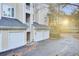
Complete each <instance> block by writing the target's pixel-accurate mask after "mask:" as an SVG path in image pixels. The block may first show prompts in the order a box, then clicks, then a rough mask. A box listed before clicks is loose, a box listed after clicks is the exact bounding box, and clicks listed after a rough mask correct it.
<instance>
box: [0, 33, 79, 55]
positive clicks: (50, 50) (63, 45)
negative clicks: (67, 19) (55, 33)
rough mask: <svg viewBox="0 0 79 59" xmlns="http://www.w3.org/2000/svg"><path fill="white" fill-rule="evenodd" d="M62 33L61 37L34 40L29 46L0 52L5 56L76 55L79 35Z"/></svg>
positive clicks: (77, 53)
mask: <svg viewBox="0 0 79 59" xmlns="http://www.w3.org/2000/svg"><path fill="white" fill-rule="evenodd" d="M75 36H76V37H77V38H74V35H71V34H63V36H62V38H61V39H57V40H50V39H49V40H44V41H40V42H36V43H35V44H34V45H35V46H34V45H32V46H31V47H29V46H24V47H21V48H18V49H16V50H12V51H8V52H5V53H1V54H0V55H6V56H78V55H79V37H78V36H79V35H77V34H75Z"/></svg>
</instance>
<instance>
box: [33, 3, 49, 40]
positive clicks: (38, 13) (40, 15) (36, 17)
mask: <svg viewBox="0 0 79 59" xmlns="http://www.w3.org/2000/svg"><path fill="white" fill-rule="evenodd" d="M33 11H34V14H33V21H34V22H37V23H39V24H42V25H47V26H48V16H47V14H48V11H49V10H48V4H44V3H42V4H41V3H35V4H33ZM32 32H33V41H41V40H45V39H48V38H49V30H35V29H34V28H33V31H32Z"/></svg>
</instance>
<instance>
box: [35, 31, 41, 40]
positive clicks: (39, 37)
mask: <svg viewBox="0 0 79 59" xmlns="http://www.w3.org/2000/svg"><path fill="white" fill-rule="evenodd" d="M40 40H42V32H36V34H35V41H40Z"/></svg>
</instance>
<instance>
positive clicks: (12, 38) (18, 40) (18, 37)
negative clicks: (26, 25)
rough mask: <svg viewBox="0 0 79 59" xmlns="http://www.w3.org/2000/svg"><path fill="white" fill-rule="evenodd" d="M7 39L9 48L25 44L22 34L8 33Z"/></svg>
mask: <svg viewBox="0 0 79 59" xmlns="http://www.w3.org/2000/svg"><path fill="white" fill-rule="evenodd" d="M8 39H9V44H8V45H9V48H16V47H19V46H21V45H23V44H24V43H25V42H24V41H25V40H24V33H23V32H20V33H9V34H8Z"/></svg>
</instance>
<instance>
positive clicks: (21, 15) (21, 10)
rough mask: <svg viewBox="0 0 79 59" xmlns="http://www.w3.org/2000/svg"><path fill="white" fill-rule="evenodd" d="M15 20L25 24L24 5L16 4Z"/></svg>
mask: <svg viewBox="0 0 79 59" xmlns="http://www.w3.org/2000/svg"><path fill="white" fill-rule="evenodd" d="M16 18H17V19H19V20H20V21H21V22H23V23H25V24H26V21H25V20H26V19H25V4H24V3H16Z"/></svg>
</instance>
